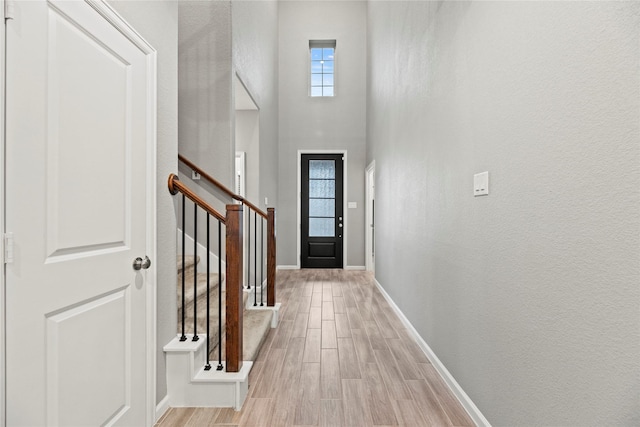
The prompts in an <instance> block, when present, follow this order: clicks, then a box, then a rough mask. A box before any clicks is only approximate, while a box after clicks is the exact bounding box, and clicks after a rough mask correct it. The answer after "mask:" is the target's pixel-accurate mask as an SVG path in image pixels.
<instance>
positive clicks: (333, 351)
mask: <svg viewBox="0 0 640 427" xmlns="http://www.w3.org/2000/svg"><path fill="white" fill-rule="evenodd" d="M277 286H278V288H277V289H278V298H277V299H278V301H280V302H282V309H281V311H280V314H281V316H280V324H279V326H278V328H277V329H272V330H271V332H270V334H269V336H268V337H267V339H266V342H265V343H264V345H263V347H262V349H261V351H260V354H259V355H258V357H257V360H256V361H255V364H254V366H253V369H252V371H251V374H250V379H249V384H250V385H249V395H248V397H247V400H246V402H245V404H244V407H243V408H242V411H240V412H235V411H234V410H232V409H218V408H172V409H170V410H169V411H167V413H166V414H165V415H164V416H163V417H162V419H160V420H159V422H158V424H157V426H159V427H176V426H179V427H182V426H197V427H200V426H219V425H225V426H269V427H271V426H303V425H304V426H308V425H312V426H354V427H355V426H373V425H376V426H411V427H416V426H473V425H474V424H473V421H471V419H470V418H469V416H468V415H467V413H466V412H465V411H464V409H463V408H462V407H461V406H460V404H459V403H458V401H457V400H456V399H455V397H454V396H453V395H452V393H451V392H450V391H449V389H448V388H447V386H446V385H445V384H444V382H443V381H442V379H441V378H440V377H439V375H438V374H437V373H436V371H435V369H434V368H433V366H432V365H431V364H430V363H429V360H428V359H427V358H426V357H425V355H424V353H422V351H421V350H420V348H419V347H418V346H417V345H416V344H415V342H414V341H413V340H412V339H411V338H410V336H409V334H408V333H407V331H406V329H405V328H404V326H403V324H402V323H401V322H400V320H399V319H398V317H397V316H396V315H395V313H394V312H393V310H392V309H391V308H390V307H389V305H388V303H387V302H386V301H385V299H384V297H383V296H382V295H381V294H380V292H379V291H378V289H377V288H376V286H375V284H374V283H373V278H372V276H371V275H370V274H369V273H366V272H360V271H344V270H285V271H279V272H278V275H277Z"/></svg>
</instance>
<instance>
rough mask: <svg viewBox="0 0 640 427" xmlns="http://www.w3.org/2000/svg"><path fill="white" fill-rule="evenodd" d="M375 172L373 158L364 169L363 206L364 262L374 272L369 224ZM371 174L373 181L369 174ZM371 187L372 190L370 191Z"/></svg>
mask: <svg viewBox="0 0 640 427" xmlns="http://www.w3.org/2000/svg"><path fill="white" fill-rule="evenodd" d="M375 173H376V161H375V160H373V161H372V162H371V163H369V166H367V168H366V169H365V171H364V180H365V181H364V182H365V198H364V202H365V207H364V242H365V243H364V248H365V249H364V263H365V269H366V270H367V271H371V272H372V273H375V271H376V265H375V255H374V247H375V246H374V240H375V238H373V239H372V238H371V224H372V223H373V221H374V219H375V218H374V214H373V212H372V211H371V205H372V202H373V201H374V200H375V198H376V196H375ZM372 175H373V182H372V180H371V176H372ZM372 187H373V191H371V189H372Z"/></svg>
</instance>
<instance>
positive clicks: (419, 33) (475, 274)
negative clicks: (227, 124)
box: [367, 1, 640, 426]
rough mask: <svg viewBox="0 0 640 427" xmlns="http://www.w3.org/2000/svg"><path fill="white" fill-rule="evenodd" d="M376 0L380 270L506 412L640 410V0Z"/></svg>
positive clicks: (515, 421) (446, 354)
mask: <svg viewBox="0 0 640 427" xmlns="http://www.w3.org/2000/svg"><path fill="white" fill-rule="evenodd" d="M368 12H369V13H368V28H369V31H368V54H369V61H370V64H369V65H370V66H369V70H370V73H369V78H368V95H369V102H368V117H367V118H368V127H367V133H368V143H369V145H368V152H367V161H371V160H374V159H375V161H376V207H377V211H376V224H377V229H376V230H377V236H376V240H377V243H378V244H377V247H376V248H377V251H376V276H377V279H378V280H379V282H380V283H381V284H382V285H383V286H384V287H385V289H386V290H387V291H388V293H389V294H390V295H391V296H392V298H393V299H394V300H395V301H396V303H397V304H398V305H399V307H400V308H401V309H402V311H403V312H404V313H405V314H406V316H407V317H408V318H409V320H410V321H411V322H412V323H413V325H414V326H415V327H416V328H417V330H418V331H419V332H420V334H421V335H422V337H423V338H424V339H425V340H426V341H427V342H428V343H429V345H430V346H431V347H432V349H433V350H434V351H435V353H436V354H437V355H438V357H439V358H440V359H441V360H442V361H443V362H444V364H445V365H446V367H447V368H448V369H449V371H450V372H451V373H452V374H453V376H454V377H455V378H456V379H457V381H458V382H459V383H460V384H461V386H462V388H463V389H464V390H465V391H466V392H467V394H468V395H469V396H470V397H471V399H472V400H473V401H474V402H475V403H476V405H477V406H478V407H479V408H480V410H481V411H482V412H483V413H484V415H485V416H486V417H487V418H488V420H489V421H490V422H491V423H492V424H494V425H565V426H568V425H573V426H578V425H638V424H640V403H639V401H638V395H639V393H640V358H639V355H640V333H639V320H640V319H639V317H638V313H639V311H638V308H639V306H640V305H639V304H640V287H639V286H638V283H639V280H638V279H639V278H640V263H639V262H638V260H639V259H640V215H639V214H638V212H639V211H638V208H639V206H640V123H639V120H638V119H639V115H640V66H639V64H640V38H639V33H640V32H639V31H638V29H639V28H640V3H637V2H519V1H511V2H448V1H447V2H415V1H406V2H405V1H398V2H385V1H371V2H369V6H368ZM482 171H489V176H490V195H489V196H486V197H477V198H474V197H473V195H472V183H473V174H474V173H478V172H482Z"/></svg>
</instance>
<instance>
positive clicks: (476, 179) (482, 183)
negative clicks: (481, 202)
mask: <svg viewBox="0 0 640 427" xmlns="http://www.w3.org/2000/svg"><path fill="white" fill-rule="evenodd" d="M488 194H489V172H480V173H477V174H475V175H473V195H474V196H486V195H488Z"/></svg>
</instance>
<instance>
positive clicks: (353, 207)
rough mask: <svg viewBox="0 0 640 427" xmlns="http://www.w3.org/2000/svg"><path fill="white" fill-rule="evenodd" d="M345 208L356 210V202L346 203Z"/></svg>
mask: <svg viewBox="0 0 640 427" xmlns="http://www.w3.org/2000/svg"><path fill="white" fill-rule="evenodd" d="M347 206H348V208H349V209H358V202H348V203H347Z"/></svg>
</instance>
